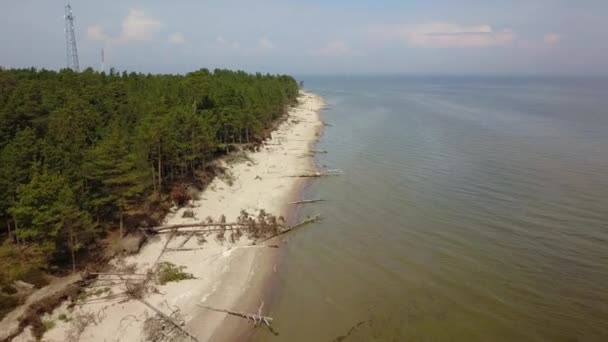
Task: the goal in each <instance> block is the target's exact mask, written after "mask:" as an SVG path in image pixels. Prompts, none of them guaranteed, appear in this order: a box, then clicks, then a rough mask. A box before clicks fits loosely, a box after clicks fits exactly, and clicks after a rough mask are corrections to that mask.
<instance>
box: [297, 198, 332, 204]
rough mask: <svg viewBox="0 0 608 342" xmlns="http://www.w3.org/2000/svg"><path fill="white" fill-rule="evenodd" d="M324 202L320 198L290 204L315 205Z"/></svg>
mask: <svg viewBox="0 0 608 342" xmlns="http://www.w3.org/2000/svg"><path fill="white" fill-rule="evenodd" d="M323 201H324V199H321V198H318V199H311V200H302V201H295V202H289V204H303V203H315V202H323Z"/></svg>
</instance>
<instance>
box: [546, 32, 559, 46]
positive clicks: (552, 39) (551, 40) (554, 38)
mask: <svg viewBox="0 0 608 342" xmlns="http://www.w3.org/2000/svg"><path fill="white" fill-rule="evenodd" d="M561 40H562V36H560V35H559V34H557V33H548V34H546V35H545V37H544V38H543V41H544V42H545V44H547V45H550V46H555V45H557V44H559V43H560V42H561Z"/></svg>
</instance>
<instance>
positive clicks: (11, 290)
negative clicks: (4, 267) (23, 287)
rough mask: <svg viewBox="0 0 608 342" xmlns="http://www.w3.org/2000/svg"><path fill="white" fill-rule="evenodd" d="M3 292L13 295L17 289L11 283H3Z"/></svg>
mask: <svg viewBox="0 0 608 342" xmlns="http://www.w3.org/2000/svg"><path fill="white" fill-rule="evenodd" d="M2 292H4V293H6V294H9V295H12V294H15V293H17V289H16V288H15V287H14V286H13V285H11V284H5V285H2Z"/></svg>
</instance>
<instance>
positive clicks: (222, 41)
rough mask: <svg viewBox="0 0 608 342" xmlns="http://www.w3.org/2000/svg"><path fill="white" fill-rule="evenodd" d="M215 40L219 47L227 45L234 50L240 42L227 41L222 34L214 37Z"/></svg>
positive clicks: (238, 46) (239, 45)
mask: <svg viewBox="0 0 608 342" xmlns="http://www.w3.org/2000/svg"><path fill="white" fill-rule="evenodd" d="M215 41H216V43H217V44H218V45H219V46H220V47H229V48H232V49H235V50H237V49H239V48H240V47H241V44H239V42H231V41H228V40H226V39H225V38H224V37H222V36H218V37H217V38H215Z"/></svg>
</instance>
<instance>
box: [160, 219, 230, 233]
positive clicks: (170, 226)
mask: <svg viewBox="0 0 608 342" xmlns="http://www.w3.org/2000/svg"><path fill="white" fill-rule="evenodd" d="M231 226H241V224H240V223H237V222H233V223H223V222H197V223H182V224H168V225H164V226H158V227H152V228H149V230H150V231H153V232H157V233H159V232H161V231H164V230H174V229H179V228H193V227H231Z"/></svg>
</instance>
